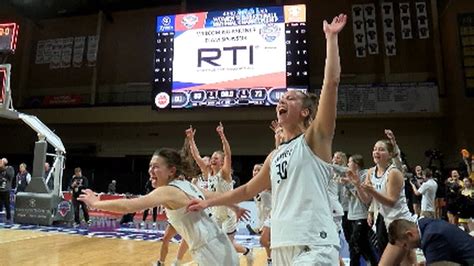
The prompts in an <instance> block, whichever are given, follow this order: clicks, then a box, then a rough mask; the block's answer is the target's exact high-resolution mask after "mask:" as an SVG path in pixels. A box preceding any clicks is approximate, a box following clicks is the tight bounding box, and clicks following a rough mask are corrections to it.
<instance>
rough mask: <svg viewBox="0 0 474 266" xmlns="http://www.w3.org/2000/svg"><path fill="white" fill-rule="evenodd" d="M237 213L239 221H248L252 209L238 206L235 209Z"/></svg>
mask: <svg viewBox="0 0 474 266" xmlns="http://www.w3.org/2000/svg"><path fill="white" fill-rule="evenodd" d="M233 211H234V212H235V214H236V215H237V220H238V221H248V220H250V211H249V210H247V209H244V208H240V207H237V208H235V209H234V210H233Z"/></svg>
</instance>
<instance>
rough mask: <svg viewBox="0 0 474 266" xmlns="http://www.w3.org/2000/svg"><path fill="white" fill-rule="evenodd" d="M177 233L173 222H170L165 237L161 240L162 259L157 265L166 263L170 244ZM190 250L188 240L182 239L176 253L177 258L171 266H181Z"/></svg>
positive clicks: (160, 265)
mask: <svg viewBox="0 0 474 266" xmlns="http://www.w3.org/2000/svg"><path fill="white" fill-rule="evenodd" d="M176 234H177V232H176V229H174V227H173V226H172V225H171V224H168V225H167V226H166V229H165V233H164V234H163V239H162V240H161V248H160V259H159V260H158V262H157V266H162V265H165V261H166V257H167V256H168V250H169V246H170V241H171V239H172V238H173V237H174V236H175V235H176ZM187 250H188V243H186V240H184V239H182V240H181V242H180V243H179V247H178V252H177V254H176V259H175V261H173V263H172V264H171V266H179V265H181V260H182V259H183V257H184V254H186V251H187Z"/></svg>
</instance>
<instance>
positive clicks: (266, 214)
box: [252, 164, 272, 265]
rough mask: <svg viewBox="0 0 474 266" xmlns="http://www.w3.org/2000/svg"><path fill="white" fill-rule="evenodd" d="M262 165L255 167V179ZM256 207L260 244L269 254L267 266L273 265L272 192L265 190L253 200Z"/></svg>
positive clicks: (253, 174) (253, 172)
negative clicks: (271, 230) (271, 247)
mask: <svg viewBox="0 0 474 266" xmlns="http://www.w3.org/2000/svg"><path fill="white" fill-rule="evenodd" d="M262 166H263V165H262V164H256V165H254V166H253V171H252V176H253V177H255V176H256V175H257V174H258V172H260V169H261V168H262ZM253 200H254V201H255V206H256V207H257V215H258V221H259V223H258V225H257V228H258V230H257V231H259V232H260V244H261V245H262V247H264V248H265V252H266V253H267V265H271V262H272V257H271V250H270V212H271V210H272V192H271V191H270V190H264V191H262V192H260V193H258V194H257V196H255V197H254V198H253Z"/></svg>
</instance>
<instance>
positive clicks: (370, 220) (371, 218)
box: [367, 212, 374, 227]
mask: <svg viewBox="0 0 474 266" xmlns="http://www.w3.org/2000/svg"><path fill="white" fill-rule="evenodd" d="M367 224H368V225H369V227H372V225H374V214H373V213H371V212H369V215H367Z"/></svg>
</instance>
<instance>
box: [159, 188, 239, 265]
mask: <svg viewBox="0 0 474 266" xmlns="http://www.w3.org/2000/svg"><path fill="white" fill-rule="evenodd" d="M169 185H170V186H174V187H177V188H178V189H180V190H182V191H183V192H184V193H186V194H187V195H188V196H190V197H191V198H194V199H204V195H203V193H202V192H201V191H200V190H199V189H198V188H197V187H196V186H195V185H193V184H192V183H191V182H188V181H185V180H173V181H171V182H170V183H169ZM166 212H167V215H168V221H169V223H170V224H171V225H172V226H173V227H174V228H175V229H176V232H178V233H179V234H180V235H181V236H182V237H183V239H184V240H186V242H187V243H188V245H189V250H190V252H191V254H192V257H193V259H194V260H195V261H196V262H197V263H198V264H199V265H238V264H239V263H238V256H237V253H236V252H235V249H234V247H233V246H232V243H231V242H230V240H229V238H228V237H227V236H226V235H225V234H224V233H223V232H222V231H221V230H220V228H218V227H217V225H216V224H215V223H214V222H213V221H212V219H211V218H210V217H209V213H208V212H207V211H206V210H203V211H200V212H188V211H187V210H186V207H183V208H180V209H177V210H170V209H166Z"/></svg>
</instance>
